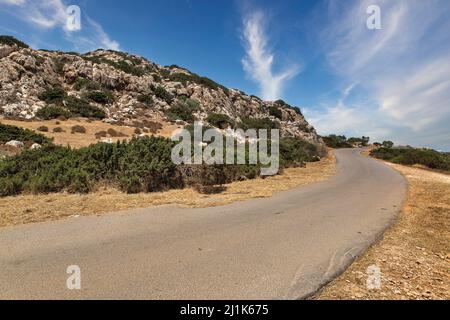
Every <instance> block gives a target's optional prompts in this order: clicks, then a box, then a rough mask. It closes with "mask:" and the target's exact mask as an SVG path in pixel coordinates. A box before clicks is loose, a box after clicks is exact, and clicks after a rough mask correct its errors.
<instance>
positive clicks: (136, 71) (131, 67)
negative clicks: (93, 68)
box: [82, 56, 147, 77]
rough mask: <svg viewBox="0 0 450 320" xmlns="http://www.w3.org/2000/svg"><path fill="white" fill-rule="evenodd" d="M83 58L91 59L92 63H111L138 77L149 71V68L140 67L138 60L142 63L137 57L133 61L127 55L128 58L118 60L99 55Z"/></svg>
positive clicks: (116, 67) (84, 57)
mask: <svg viewBox="0 0 450 320" xmlns="http://www.w3.org/2000/svg"><path fill="white" fill-rule="evenodd" d="M82 58H83V59H85V60H87V61H90V62H92V63H95V64H102V63H103V64H107V65H110V66H112V67H114V68H115V69H117V70H120V71H123V72H125V73H127V74H130V75H133V76H137V77H141V76H143V75H145V74H146V73H147V70H145V69H144V68H141V67H140V65H139V64H138V62H139V63H140V61H139V60H137V59H136V61H134V60H133V61H132V59H129V58H128V57H127V60H120V61H118V62H115V61H112V60H110V59H106V58H103V57H97V56H83V57H82Z"/></svg>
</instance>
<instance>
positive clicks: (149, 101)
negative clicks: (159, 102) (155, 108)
mask: <svg viewBox="0 0 450 320" xmlns="http://www.w3.org/2000/svg"><path fill="white" fill-rule="evenodd" d="M137 100H138V101H139V102H140V103H142V104H144V105H146V106H147V107H149V106H151V105H153V103H154V101H153V97H152V96H151V95H149V94H141V95H139V96H138V97H137Z"/></svg>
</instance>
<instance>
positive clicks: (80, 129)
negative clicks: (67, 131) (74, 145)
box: [71, 126, 86, 134]
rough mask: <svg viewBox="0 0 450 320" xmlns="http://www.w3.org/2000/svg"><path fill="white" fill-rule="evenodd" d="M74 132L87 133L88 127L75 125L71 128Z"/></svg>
mask: <svg viewBox="0 0 450 320" xmlns="http://www.w3.org/2000/svg"><path fill="white" fill-rule="evenodd" d="M71 132H72V134H75V133H82V134H85V133H86V128H85V127H83V126H73V127H72V129H71Z"/></svg>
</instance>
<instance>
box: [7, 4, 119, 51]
mask: <svg viewBox="0 0 450 320" xmlns="http://www.w3.org/2000/svg"><path fill="white" fill-rule="evenodd" d="M1 3H3V4H5V5H6V6H10V7H12V8H13V10H14V11H13V12H12V14H14V15H15V16H16V17H17V18H18V19H21V20H23V21H25V22H26V23H28V24H30V25H32V26H33V27H36V28H37V29H39V30H52V29H55V28H60V29H61V30H62V31H63V32H64V37H65V39H66V40H68V41H70V42H72V43H73V45H74V47H75V48H76V49H78V50H80V51H88V50H92V49H97V48H98V47H102V48H105V49H113V50H119V48H120V45H119V43H118V42H117V41H115V40H113V39H111V38H110V36H109V35H108V34H107V33H106V32H105V31H104V29H103V27H102V26H101V25H100V24H99V23H98V22H96V21H94V20H93V19H91V18H89V17H88V16H87V14H86V13H84V12H82V17H83V18H84V19H83V24H82V29H81V30H74V29H69V28H67V19H68V18H69V14H68V13H67V11H66V9H67V5H66V4H65V3H64V2H63V1H62V0H0V4H1Z"/></svg>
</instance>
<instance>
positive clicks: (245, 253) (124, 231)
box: [0, 150, 406, 299]
mask: <svg viewBox="0 0 450 320" xmlns="http://www.w3.org/2000/svg"><path fill="white" fill-rule="evenodd" d="M336 158H337V168H338V174H337V176H336V177H333V178H332V179H330V180H328V181H325V182H322V183H317V184H314V185H310V186H306V187H302V188H298V189H295V190H291V191H287V192H282V193H279V194H277V195H275V196H274V197H273V198H270V199H255V200H249V201H244V202H238V203H234V204H231V205H227V206H223V207H215V208H205V209H183V208H177V207H174V206H163V207H157V208H151V209H142V210H133V211H127V212H121V213H115V214H110V215H104V216H101V217H95V216H93V217H81V218H72V219H67V220H62V221H56V222H49V223H42V224H34V225H25V226H18V227H11V228H3V229H0V298H2V299H119V298H120V299H302V298H305V297H307V296H308V295H310V294H312V293H314V292H315V291H317V290H318V289H319V288H320V287H321V286H323V285H324V284H325V283H327V282H328V281H330V280H331V279H333V278H334V277H336V276H337V275H339V274H340V273H341V272H343V271H344V270H345V268H346V267H348V265H349V264H350V263H351V262H352V261H353V260H354V259H355V257H357V256H358V255H360V254H361V253H363V252H364V251H365V250H366V249H367V248H368V247H369V246H370V245H371V244H373V243H374V242H375V241H376V240H377V239H378V238H379V237H380V236H381V235H382V233H383V231H385V229H386V228H387V227H389V226H390V225H391V224H392V223H393V221H395V219H396V217H397V214H398V212H399V211H400V209H401V206H402V202H403V200H404V198H405V195H406V182H405V181H404V179H403V177H402V176H401V175H400V174H398V173H397V172H395V171H394V170H392V169H391V168H389V167H388V166H386V165H384V164H382V163H380V162H377V161H375V160H372V159H369V158H366V157H363V156H361V155H360V154H359V151H358V150H339V151H337V152H336ZM71 265H77V266H79V267H80V270H81V290H69V289H67V285H66V281H67V278H68V277H69V276H70V275H69V274H67V273H66V271H67V268H68V266H71Z"/></svg>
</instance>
